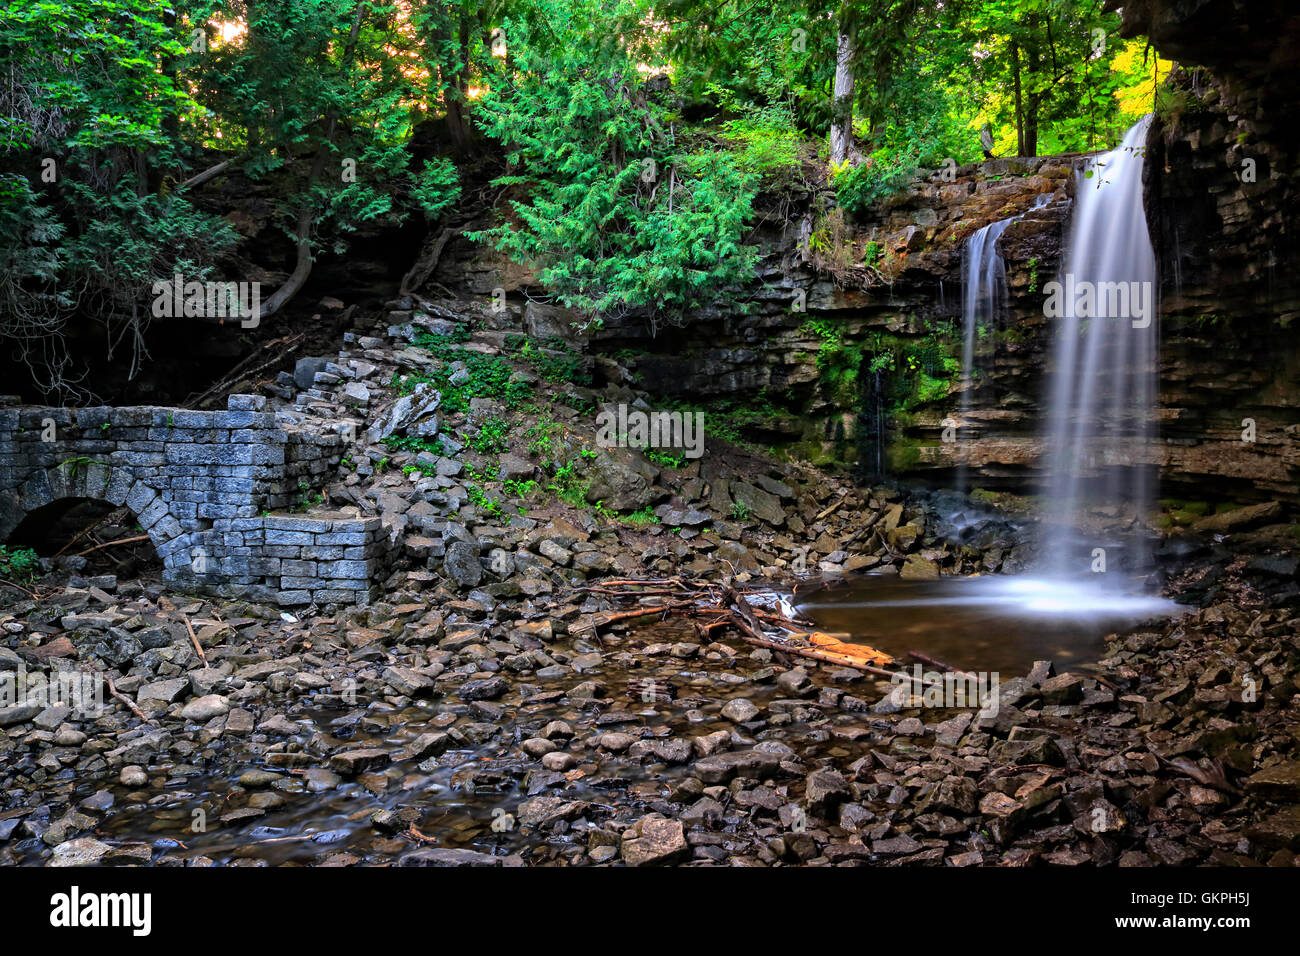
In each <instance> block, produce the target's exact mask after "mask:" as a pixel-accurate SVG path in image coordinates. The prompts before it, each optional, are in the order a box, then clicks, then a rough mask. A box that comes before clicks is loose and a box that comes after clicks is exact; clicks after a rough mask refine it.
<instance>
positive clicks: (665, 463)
mask: <svg viewBox="0 0 1300 956" xmlns="http://www.w3.org/2000/svg"><path fill="white" fill-rule="evenodd" d="M641 454H642V455H644V456H645V458H646V461H650V462H653V463H654V464H656V465H659V466H660V467H661V468H685V467H686V457H685V456H684V455H670V454H668V453H667V452H664V451H658V450H656V449H654V448H643V449H642V450H641Z"/></svg>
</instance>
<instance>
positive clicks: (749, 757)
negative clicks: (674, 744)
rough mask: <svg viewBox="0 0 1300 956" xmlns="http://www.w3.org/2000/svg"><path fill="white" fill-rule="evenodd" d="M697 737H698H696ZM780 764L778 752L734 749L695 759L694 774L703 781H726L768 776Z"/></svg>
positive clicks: (773, 772) (775, 770) (774, 771)
mask: <svg viewBox="0 0 1300 956" xmlns="http://www.w3.org/2000/svg"><path fill="white" fill-rule="evenodd" d="M697 739H698V738H697ZM780 766H781V757H780V756H779V755H778V754H771V753H764V752H763V751H761V750H735V751H731V752H729V753H720V754H714V755H713V756H711V757H702V758H701V759H699V760H697V761H695V774H696V776H698V777H699V778H700V779H701V780H703V781H704V782H705V783H726V782H727V781H728V780H730V779H731V778H732V777H736V776H745V777H755V778H760V779H761V778H763V777H770V776H772V775H773V774H775V773H776V772H777V770H778V769H779V768H780Z"/></svg>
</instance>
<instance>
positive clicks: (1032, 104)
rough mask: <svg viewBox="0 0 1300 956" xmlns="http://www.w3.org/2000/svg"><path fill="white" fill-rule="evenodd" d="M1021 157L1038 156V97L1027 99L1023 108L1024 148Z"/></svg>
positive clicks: (1035, 95)
mask: <svg viewBox="0 0 1300 956" xmlns="http://www.w3.org/2000/svg"><path fill="white" fill-rule="evenodd" d="M1020 155H1021V156H1037V155H1038V95H1037V94H1034V95H1033V96H1031V97H1029V100H1028V103H1027V105H1026V106H1025V148H1024V150H1023V151H1022V152H1021V153H1020Z"/></svg>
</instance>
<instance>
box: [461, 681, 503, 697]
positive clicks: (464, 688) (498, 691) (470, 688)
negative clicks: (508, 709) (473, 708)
mask: <svg viewBox="0 0 1300 956" xmlns="http://www.w3.org/2000/svg"><path fill="white" fill-rule="evenodd" d="M509 689H510V685H509V683H507V682H506V679H505V678H504V677H487V678H481V679H475V680H467V681H465V683H463V684H461V685H460V696H461V699H462V700H496V699H497V698H498V697H500V696H501V695H502V694H504V693H505V692H506V691H507V690H509Z"/></svg>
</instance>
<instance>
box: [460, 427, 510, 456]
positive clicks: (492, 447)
mask: <svg viewBox="0 0 1300 956" xmlns="http://www.w3.org/2000/svg"><path fill="white" fill-rule="evenodd" d="M509 434H510V423H509V422H508V421H506V420H505V419H502V418H489V419H488V420H487V421H485V422H484V423H483V424H482V425H480V426H479V430H478V434H477V435H475V436H474V437H473V438H471V439H470V441H469V445H470V447H471V448H473V449H474V450H475V451H478V452H482V453H483V454H485V455H487V454H493V453H496V452H503V451H505V450H506V449H507V448H508V447H509V446H510V443H509V442H508V441H507V436H508V435H509Z"/></svg>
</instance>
